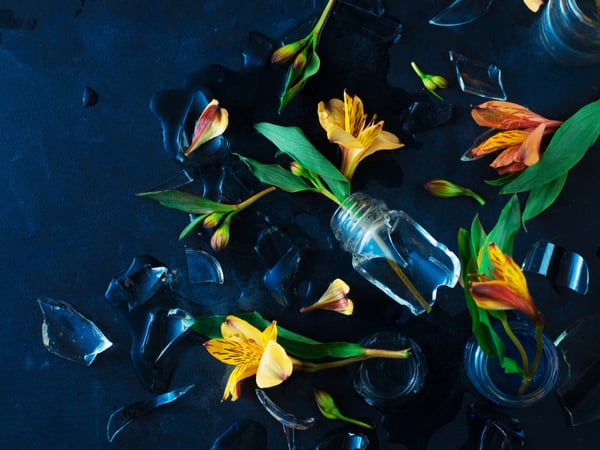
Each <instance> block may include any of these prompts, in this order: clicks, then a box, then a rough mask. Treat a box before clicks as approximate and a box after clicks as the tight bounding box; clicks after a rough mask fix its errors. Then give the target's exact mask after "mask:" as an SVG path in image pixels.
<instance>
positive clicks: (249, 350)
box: [204, 316, 293, 401]
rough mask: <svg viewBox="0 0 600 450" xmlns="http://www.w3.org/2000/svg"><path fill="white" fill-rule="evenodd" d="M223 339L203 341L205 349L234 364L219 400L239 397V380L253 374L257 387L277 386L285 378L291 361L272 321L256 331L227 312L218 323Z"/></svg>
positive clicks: (220, 359) (288, 374)
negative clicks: (225, 317) (223, 319)
mask: <svg viewBox="0 0 600 450" xmlns="http://www.w3.org/2000/svg"><path fill="white" fill-rule="evenodd" d="M221 334H222V336H223V339H210V340H209V341H207V342H205V343H204V347H205V348H206V350H208V352H209V353H210V354H211V355H212V356H213V357H215V358H217V359H218V360H219V361H221V362H224V363H225V364H230V365H233V366H236V367H235V369H233V372H231V374H230V375H229V380H228V381H227V386H226V387H225V392H224V394H223V398H222V400H221V401H224V400H227V399H228V398H229V397H230V396H231V400H232V401H235V400H237V399H238V397H239V393H240V388H239V383H240V381H242V380H244V379H245V378H249V377H251V376H253V375H256V384H257V386H258V387H261V388H268V387H272V386H277V385H278V384H281V383H282V382H284V381H285V380H287V379H288V378H289V376H290V375H291V374H292V371H293V363H292V360H291V359H290V357H289V356H288V355H287V353H286V351H285V349H284V348H283V347H282V346H281V345H279V344H278V343H277V342H276V341H277V326H276V322H275V321H273V322H272V323H271V325H269V326H268V327H267V328H266V329H265V330H264V331H262V332H261V331H260V330H258V329H257V328H255V327H254V326H252V325H250V324H249V323H248V322H246V321H245V320H242V319H240V318H239V317H236V316H227V319H226V320H225V322H223V324H222V325H221Z"/></svg>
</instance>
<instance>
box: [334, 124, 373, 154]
mask: <svg viewBox="0 0 600 450" xmlns="http://www.w3.org/2000/svg"><path fill="white" fill-rule="evenodd" d="M327 138H328V139H329V141H330V142H333V143H335V144H338V145H339V146H340V147H341V148H342V151H344V150H345V149H350V150H353V151H362V150H363V149H364V146H363V145H362V143H361V142H360V141H359V140H358V139H356V138H355V137H354V136H352V135H351V134H350V133H348V132H347V131H345V130H344V129H343V128H332V129H331V132H330V133H328V134H327Z"/></svg>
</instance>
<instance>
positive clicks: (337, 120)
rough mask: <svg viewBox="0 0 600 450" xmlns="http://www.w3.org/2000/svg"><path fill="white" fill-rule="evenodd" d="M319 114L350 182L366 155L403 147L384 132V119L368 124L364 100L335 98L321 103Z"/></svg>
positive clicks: (371, 121) (354, 97) (394, 138)
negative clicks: (340, 157)
mask: <svg viewBox="0 0 600 450" xmlns="http://www.w3.org/2000/svg"><path fill="white" fill-rule="evenodd" d="M318 114H319V122H320V123H321V126H322V127H323V129H324V130H325V131H326V132H327V138H328V139H329V142H335V143H336V144H338V145H339V146H340V149H341V150H342V165H341V167H340V172H342V174H344V176H345V177H346V178H348V179H349V180H350V179H351V178H352V176H353V175H354V172H355V171H356V168H357V167H358V164H359V163H360V162H361V161H362V160H363V159H365V158H366V157H367V156H369V155H372V154H373V153H375V152H378V151H379V150H394V149H397V148H400V147H403V146H404V144H403V143H402V142H400V140H399V139H398V136H396V135H395V134H393V133H390V132H389V131H384V130H383V120H380V121H379V122H377V123H375V119H376V117H377V116H373V118H372V119H371V120H370V121H369V122H367V117H368V116H367V114H365V112H364V108H363V103H362V100H361V99H360V98H359V97H358V96H356V95H355V96H350V95H348V93H347V92H346V91H344V101H342V100H340V99H337V98H333V99H331V100H329V102H327V103H325V102H319V106H318Z"/></svg>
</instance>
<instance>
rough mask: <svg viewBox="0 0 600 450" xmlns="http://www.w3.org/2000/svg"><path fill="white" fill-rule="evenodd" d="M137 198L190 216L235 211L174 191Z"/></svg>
mask: <svg viewBox="0 0 600 450" xmlns="http://www.w3.org/2000/svg"><path fill="white" fill-rule="evenodd" d="M135 195H136V196H137V197H142V198H149V199H151V200H154V201H157V202H159V203H160V204H161V205H163V206H166V207H167V208H172V209H177V210H179V211H183V212H186V213H190V214H208V213H211V212H227V211H233V210H234V209H235V206H234V205H228V204H224V203H218V202H215V201H212V200H209V199H207V198H204V197H200V196H198V195H194V194H188V193H187V192H181V191H178V190H176V189H173V190H169V191H156V192H142V193H139V194H135Z"/></svg>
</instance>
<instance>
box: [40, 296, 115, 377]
mask: <svg viewBox="0 0 600 450" xmlns="http://www.w3.org/2000/svg"><path fill="white" fill-rule="evenodd" d="M38 304H39V305H40V308H41V309H42V313H43V315H44V321H43V323H42V341H43V343H44V346H45V347H46V348H47V349H48V351H49V352H50V353H54V354H55V355H58V356H61V357H63V358H65V359H68V360H70V361H75V362H78V363H82V364H85V365H86V366H89V365H90V364H92V362H94V359H95V358H96V356H97V355H98V354H99V353H102V352H103V351H104V350H106V349H108V348H110V347H112V345H113V344H112V342H111V341H110V340H109V339H108V338H107V337H106V336H105V335H104V334H103V333H102V331H100V329H99V328H98V327H97V326H96V325H95V324H94V323H93V322H92V321H90V320H89V319H87V318H85V317H84V316H82V315H81V314H80V313H79V312H78V311H76V310H75V308H73V306H71V305H70V304H69V303H67V302H64V301H61V300H53V299H51V298H47V297H41V298H38Z"/></svg>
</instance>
